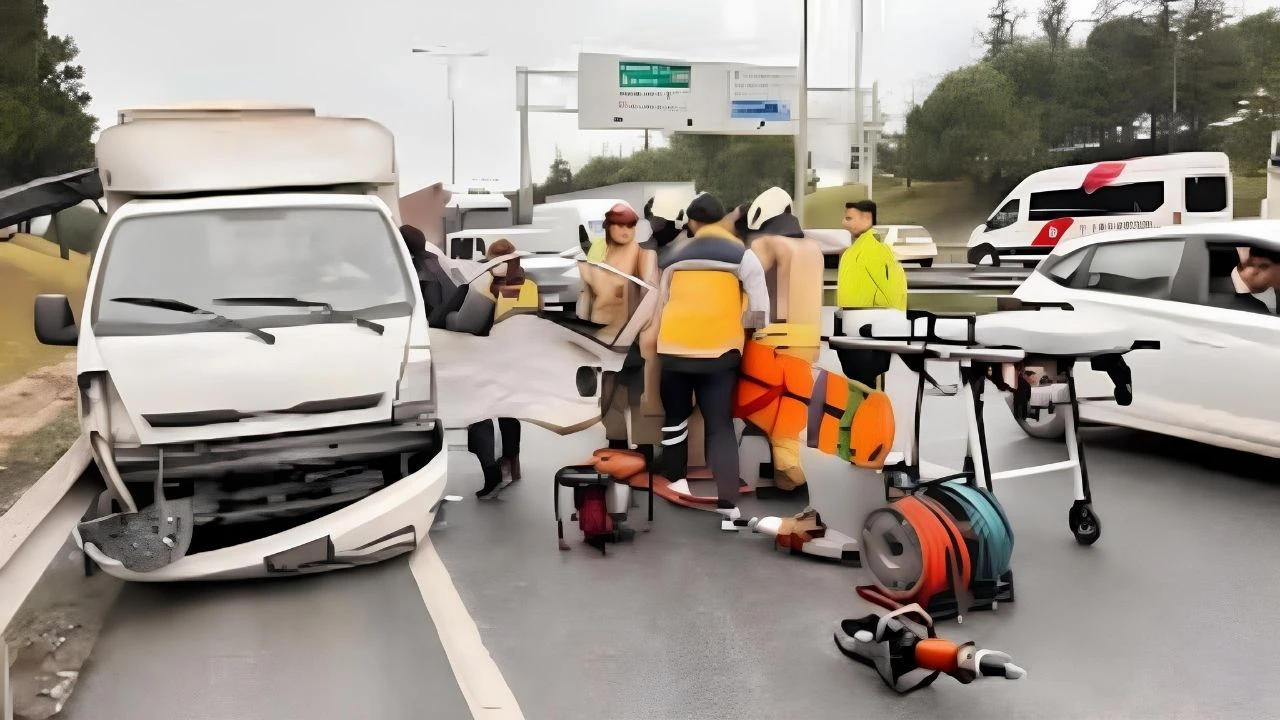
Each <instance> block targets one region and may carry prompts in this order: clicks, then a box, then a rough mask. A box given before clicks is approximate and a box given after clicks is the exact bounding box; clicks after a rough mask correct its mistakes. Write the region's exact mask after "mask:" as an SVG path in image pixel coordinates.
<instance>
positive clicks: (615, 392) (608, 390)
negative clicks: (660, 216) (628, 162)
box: [578, 202, 662, 450]
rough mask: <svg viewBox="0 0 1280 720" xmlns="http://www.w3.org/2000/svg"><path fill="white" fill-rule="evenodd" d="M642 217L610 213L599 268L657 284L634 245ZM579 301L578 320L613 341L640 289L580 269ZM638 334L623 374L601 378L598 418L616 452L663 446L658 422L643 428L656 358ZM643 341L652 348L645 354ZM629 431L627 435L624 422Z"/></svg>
mask: <svg viewBox="0 0 1280 720" xmlns="http://www.w3.org/2000/svg"><path fill="white" fill-rule="evenodd" d="M639 222H640V217H639V215H637V214H636V211H635V210H634V209H633V208H632V207H631V206H630V205H628V204H627V203H625V202H620V203H617V204H615V205H614V206H613V207H611V208H609V210H608V212H606V213H605V216H604V233H605V247H604V253H603V257H602V258H601V259H600V260H599V262H600V263H601V264H603V265H608V266H609V267H611V268H613V269H615V270H617V271H618V272H621V273H625V274H627V275H630V276H632V277H635V278H639V279H641V280H644V281H646V282H648V283H650V284H651V285H656V284H657V275H658V260H657V255H656V254H655V253H654V252H653V251H652V250H648V249H645V248H642V247H640V244H639V243H637V242H636V225H637V224H639ZM580 275H581V277H582V284H583V289H582V296H581V298H580V300H579V304H578V315H579V317H582V318H583V319H585V320H590V321H591V322H593V323H596V324H599V325H603V326H605V327H606V331H605V333H606V334H607V335H616V334H617V332H619V331H621V329H622V327H623V326H624V325H626V324H627V322H628V321H630V320H631V317H632V316H633V315H634V314H635V312H636V310H637V309H638V307H639V304H640V300H641V299H642V296H641V294H640V293H641V292H642V288H641V287H640V286H638V285H636V284H635V283H633V282H630V281H628V280H627V279H626V278H623V277H620V276H619V275H616V274H614V273H611V272H609V271H608V270H604V269H602V268H599V267H595V266H592V265H590V264H587V263H583V264H582V265H581V267H580ZM651 335H653V334H652V333H648V334H645V333H642V335H641V337H640V338H639V339H638V340H637V342H636V343H635V344H634V345H632V346H631V350H630V352H629V353H628V354H627V359H626V361H625V362H624V363H623V366H622V370H621V371H619V372H617V373H605V375H604V378H603V382H602V384H601V388H600V402H601V408H600V412H601V418H602V420H603V422H604V428H605V438H606V439H607V440H608V441H609V447H610V448H613V449H616V450H627V449H630V448H631V444H632V442H636V443H639V444H648V445H656V444H658V442H660V441H661V439H662V438H661V427H662V421H661V418H660V417H656V416H655V417H654V418H651V419H650V420H651V422H645V419H644V417H642V415H643V414H642V413H641V412H640V407H639V406H640V402H641V396H642V394H644V390H645V387H644V376H645V372H644V370H645V363H646V361H647V359H648V358H650V357H651V356H653V355H655V354H656V350H657V343H656V340H657V339H656V336H654V337H650V336H651ZM646 341H648V342H647V344H648V345H652V347H651V348H648V351H647V352H646V347H645V346H646ZM628 415H630V419H631V423H630V425H631V428H630V431H628V423H627V418H628Z"/></svg>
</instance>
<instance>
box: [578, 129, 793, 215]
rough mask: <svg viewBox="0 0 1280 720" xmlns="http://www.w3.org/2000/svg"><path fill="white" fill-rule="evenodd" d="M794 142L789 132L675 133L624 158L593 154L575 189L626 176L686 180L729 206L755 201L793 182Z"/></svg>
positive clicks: (627, 179)
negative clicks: (661, 144) (749, 134)
mask: <svg viewBox="0 0 1280 720" xmlns="http://www.w3.org/2000/svg"><path fill="white" fill-rule="evenodd" d="M793 148H794V145H792V141H791V138H788V137H768V136H766V137H746V136H737V137H735V136H727V135H675V136H674V137H672V138H671V141H670V144H669V145H668V146H667V147H664V148H655V149H651V150H641V151H639V152H635V153H632V154H631V155H629V156H627V157H625V158H620V157H616V156H612V155H600V156H597V157H593V158H591V159H590V160H589V161H587V163H586V164H584V165H583V166H582V167H581V168H579V169H578V172H576V173H574V174H573V189H574V190H587V189H591V188H597V187H603V186H605V185H613V184H615V183H623V182H659V181H672V180H683V181H691V182H693V183H695V184H696V185H697V187H698V189H699V190H705V191H707V192H710V193H712V194H714V195H716V196H717V197H719V198H720V200H721V202H723V203H724V204H725V207H733V206H736V205H739V204H742V203H745V202H750V201H751V200H753V199H755V197H756V196H757V195H759V194H760V193H761V192H764V191H765V190H767V189H768V188H770V187H772V186H774V185H777V186H780V187H785V188H790V187H791V183H792V181H793V179H794V177H795V175H794V172H793V168H794V167H795V164H794V151H793Z"/></svg>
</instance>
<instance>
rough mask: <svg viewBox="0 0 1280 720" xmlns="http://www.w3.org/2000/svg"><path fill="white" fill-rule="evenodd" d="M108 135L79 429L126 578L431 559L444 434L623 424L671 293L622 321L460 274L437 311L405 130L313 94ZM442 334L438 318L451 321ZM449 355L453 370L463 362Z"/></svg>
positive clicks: (97, 523)
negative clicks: (614, 396)
mask: <svg viewBox="0 0 1280 720" xmlns="http://www.w3.org/2000/svg"><path fill="white" fill-rule="evenodd" d="M120 117H121V120H122V122H121V123H120V124H119V125H116V126H114V127H111V128H108V129H107V130H105V131H104V132H103V133H102V136H101V138H100V139H99V141H98V145H97V157H98V169H99V174H100V175H101V179H102V186H103V191H104V197H105V200H106V205H107V212H108V218H107V221H106V227H105V230H104V233H103V237H102V240H101V243H100V245H99V247H98V252H97V254H96V255H95V256H94V258H93V261H92V264H91V268H90V277H89V284H88V288H87V291H86V298H85V303H84V307H83V310H82V312H81V313H80V316H79V317H80V321H79V323H78V324H77V322H76V317H75V315H74V314H73V313H72V309H71V307H70V305H69V303H68V301H67V298H66V297H65V296H61V295H42V296H39V297H38V298H37V300H36V306H35V328H36V334H37V336H38V337H39V339H40V340H41V342H44V343H46V344H50V345H65V346H75V347H76V348H77V382H78V385H79V389H80V392H79V397H78V406H79V412H80V423H81V430H82V433H83V434H84V436H85V438H86V440H87V442H88V444H89V446H90V448H91V450H92V453H93V457H94V467H95V471H96V472H97V473H99V474H100V475H101V477H102V480H103V482H104V485H105V487H106V489H105V491H104V492H103V493H102V494H101V495H100V497H99V501H98V503H97V507H96V509H95V510H94V511H93V512H91V513H90V514H89V515H88V516H87V517H86V518H85V520H84V521H83V522H81V523H80V524H79V526H78V527H77V529H76V531H75V533H74V534H75V538H76V542H77V543H78V544H79V545H80V547H82V548H83V549H84V551H85V554H86V555H87V556H88V557H89V558H90V559H92V560H93V561H94V562H95V563H97V564H98V565H99V566H101V567H102V568H103V569H104V570H105V571H106V572H107V573H109V574H111V575H113V576H116V577H119V578H123V579H126V580H138V581H174V580H209V579H218V580H222V579H236V578H248V577H264V576H277V575H293V574H299V573H312V572H320V571H325V570H331V569H334V568H341V567H349V566H352V565H361V564H367V563H372V562H377V561H379V560H382V559H385V558H388V557H392V556H394V555H397V554H400V553H404V552H408V551H410V550H412V549H413V548H414V547H416V546H417V545H418V543H419V542H421V541H422V539H424V538H425V536H426V533H427V532H428V530H429V529H430V527H431V525H432V522H433V520H434V519H435V517H436V516H437V515H438V513H439V510H440V508H441V503H442V502H443V498H444V488H445V481H446V470H447V458H448V452H447V449H446V445H445V438H444V434H445V430H448V429H460V428H465V427H466V426H467V425H469V424H471V423H474V422H478V421H480V420H485V419H489V418H497V417H514V418H518V419H522V420H528V421H529V422H532V423H535V424H538V425H540V426H542V427H545V428H547V429H550V430H552V431H553V432H558V433H561V434H567V433H571V432H576V431H578V430H582V429H585V428H588V427H590V426H592V425H594V424H595V423H596V422H597V421H598V420H599V416H600V411H599V407H600V383H599V376H600V373H601V372H604V371H616V370H619V369H621V367H622V363H623V360H624V359H625V357H626V353H627V350H628V349H629V348H630V347H631V344H632V342H634V340H635V338H636V337H637V336H638V335H639V332H640V328H641V327H643V326H644V324H645V323H646V322H647V319H648V317H649V316H651V315H652V307H653V303H654V302H656V299H657V296H656V292H653V290H654V289H653V288H649V287H648V286H645V285H644V283H642V282H641V281H639V280H638V279H635V278H631V281H632V282H635V283H637V284H638V285H640V286H641V290H642V292H641V293H640V295H639V297H641V299H642V300H641V303H640V307H639V309H638V310H637V311H636V313H635V316H634V317H633V318H632V320H631V321H630V322H627V323H625V325H624V326H623V327H616V326H608V327H596V326H591V325H590V324H584V323H582V322H579V321H577V320H575V319H574V318H572V317H564V316H551V315H549V314H547V313H545V312H540V313H537V314H525V313H512V314H510V315H507V316H504V317H503V318H501V319H500V320H499V319H498V318H496V317H495V313H494V311H493V306H494V299H493V296H492V294H491V292H490V287H489V286H490V282H489V281H490V280H491V279H492V275H491V273H490V272H489V271H490V270H491V269H492V268H494V267H496V266H497V265H500V264H502V263H503V262H505V261H506V260H507V259H509V258H495V259H494V260H492V261H489V262H487V263H473V264H469V266H468V267H460V266H456V265H454V264H453V263H452V262H451V261H450V260H449V258H448V257H446V256H445V255H444V253H443V252H442V251H441V249H440V248H436V247H435V246H433V245H430V244H428V246H427V248H426V251H427V252H428V253H430V254H432V255H434V257H435V260H436V261H438V262H439V263H440V265H441V266H442V268H443V269H444V270H445V272H446V274H447V275H448V276H450V277H452V278H453V279H454V280H455V281H456V287H454V288H452V290H451V291H450V295H449V296H448V297H447V298H446V299H445V300H444V302H443V303H442V304H441V305H439V306H438V307H436V308H433V309H432V312H431V314H430V316H429V314H428V313H427V312H425V311H424V308H425V305H424V302H423V293H422V284H421V283H422V282H423V280H422V278H423V275H422V274H421V273H422V271H420V270H419V268H418V267H417V263H418V262H426V260H424V259H422V258H417V259H415V258H413V257H411V256H410V254H409V250H408V248H407V247H406V245H405V243H404V242H403V239H402V237H401V236H400V233H399V232H398V228H397V226H398V224H399V222H400V221H399V211H398V191H397V167H396V160H395V144H394V139H393V137H392V135H391V133H390V132H389V131H388V130H387V129H386V128H385V127H383V126H382V125H379V124H378V123H376V122H373V121H372V120H367V119H362V118H341V117H323V116H319V115H317V114H316V113H315V111H314V110H312V109H311V108H299V107H292V106H283V107H282V106H207V105H200V106H185V107H178V108H149V109H145V110H126V111H123V112H121V114H120ZM437 320H439V323H438V324H434V325H431V329H430V331H428V326H429V323H437ZM442 359H443V360H442Z"/></svg>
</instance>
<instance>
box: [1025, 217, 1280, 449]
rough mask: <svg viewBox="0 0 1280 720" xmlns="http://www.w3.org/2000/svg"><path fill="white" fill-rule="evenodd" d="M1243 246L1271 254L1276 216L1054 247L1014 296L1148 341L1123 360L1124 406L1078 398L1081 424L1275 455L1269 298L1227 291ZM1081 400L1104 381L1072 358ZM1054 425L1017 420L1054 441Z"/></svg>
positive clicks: (1278, 241)
mask: <svg viewBox="0 0 1280 720" xmlns="http://www.w3.org/2000/svg"><path fill="white" fill-rule="evenodd" d="M1243 248H1257V249H1266V250H1270V251H1272V252H1275V251H1280V221H1276V220H1245V221H1234V222H1223V223H1212V224H1209V223H1206V224H1199V225H1195V226H1191V227H1189V226H1176V225H1175V226H1170V227H1163V228H1154V229H1144V230H1126V231H1117V232H1106V233H1099V234H1097V235H1089V236H1085V237H1078V238H1072V239H1069V240H1065V241H1063V242H1062V243H1059V244H1058V245H1057V246H1056V247H1055V248H1054V249H1053V251H1052V253H1050V254H1049V255H1048V256H1046V257H1045V258H1044V260H1043V261H1041V262H1040V264H1039V265H1038V266H1037V267H1036V269H1035V271H1034V272H1033V273H1032V274H1031V275H1030V276H1029V277H1028V278H1027V279H1026V281H1025V282H1023V284H1022V285H1021V286H1020V287H1019V288H1018V289H1017V290H1016V291H1015V292H1014V297H1016V298H1018V299H1019V300H1023V301H1031V302H1067V303H1070V304H1071V305H1072V306H1073V307H1074V308H1076V309H1078V310H1083V309H1088V310H1090V311H1093V312H1099V311H1101V312H1105V313H1107V314H1108V315H1111V316H1114V317H1116V318H1118V319H1120V320H1122V321H1124V322H1127V323H1132V324H1133V325H1134V326H1136V327H1140V328H1141V329H1142V331H1143V337H1144V339H1150V340H1158V341H1159V342H1160V344H1161V352H1153V353H1133V354H1132V355H1129V356H1126V361H1127V362H1128V363H1129V364H1130V366H1131V367H1132V370H1133V377H1134V384H1133V402H1132V403H1131V404H1130V405H1127V406H1120V405H1118V404H1116V403H1115V402H1089V401H1085V402H1081V404H1080V419H1081V421H1082V422H1086V423H1094V424H1101V425H1112V426H1122V427H1129V428H1134V429H1138V430H1144V431H1149V432H1155V433H1160V434H1162V435H1170V436H1173V437H1178V438H1182V439H1185V440H1190V441H1194V442H1201V443H1206V444H1209V445H1216V446H1220V447H1225V448H1230V449H1233V450H1238V451H1243V452H1250V453H1257V454H1260V455H1266V456H1270V457H1280V394H1277V393H1276V392H1275V391H1274V390H1273V389H1272V388H1271V383H1272V382H1273V378H1274V376H1275V374H1276V369H1277V368H1280V317H1277V316H1276V315H1275V310H1276V304H1275V302H1276V301H1275V291H1273V290H1268V291H1266V292H1265V293H1262V294H1259V295H1252V296H1251V295H1248V294H1237V292H1236V286H1235V284H1234V279H1233V271H1234V269H1235V267H1236V265H1237V264H1238V262H1239V257H1240V250H1241V249H1243ZM1077 384H1078V391H1079V394H1080V397H1081V398H1084V399H1088V398H1090V397H1098V396H1109V395H1110V394H1111V389H1112V386H1111V382H1110V380H1109V379H1108V377H1107V376H1106V374H1104V373H1102V372H1097V371H1093V370H1091V369H1089V367H1088V365H1087V364H1084V363H1082V364H1081V365H1080V367H1079V369H1078V371H1077ZM1063 420H1064V418H1063V417H1061V416H1060V415H1059V414H1058V413H1057V412H1045V411H1041V413H1040V417H1039V418H1037V419H1020V420H1019V424H1020V425H1021V426H1022V428H1023V430H1024V431H1026V432H1027V433H1028V434H1029V435H1032V436H1034V437H1043V438H1053V437H1060V436H1061V434H1062V433H1063V432H1064V422H1063Z"/></svg>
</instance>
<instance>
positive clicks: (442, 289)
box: [400, 225, 520, 500]
mask: <svg viewBox="0 0 1280 720" xmlns="http://www.w3.org/2000/svg"><path fill="white" fill-rule="evenodd" d="M400 236H401V237H402V238H403V239H404V244H405V247H406V248H408V250H409V257H411V258H412V259H413V269H414V272H415V273H416V274H417V276H418V282H419V284H420V286H421V288H422V302H423V305H425V308H424V310H425V311H426V315H427V318H428V323H430V324H431V325H432V327H444V318H443V317H440V316H439V315H440V314H439V313H436V312H434V311H435V310H436V309H437V308H440V307H442V306H443V305H444V303H445V302H446V301H447V300H448V299H449V297H451V296H452V295H453V293H454V292H455V291H456V290H457V285H456V284H455V283H454V281H453V279H452V278H450V277H449V273H448V272H447V271H445V269H444V267H442V266H441V265H440V259H439V258H438V257H436V255H435V253H432V252H429V251H428V250H427V238H426V236H425V235H423V233H422V231H421V230H419V229H418V228H416V227H414V226H412V225H402V226H401V227H400ZM497 246H498V243H494V247H495V248H497V249H499V250H500V249H503V248H499V247H497ZM510 246H511V244H510V243H507V247H508V248H510ZM510 251H511V252H514V248H511V249H510ZM502 254H507V253H498V255H502ZM517 263H518V261H517ZM503 268H504V269H506V266H503ZM517 268H518V265H517ZM516 272H517V273H518V272H519V270H518V269H517V271H516ZM507 282H508V281H507V279H506V273H495V277H494V281H493V287H492V291H493V292H494V294H495V295H496V294H497V293H499V292H501V286H502V285H505V284H506V283H507ZM432 320H437V321H438V322H432ZM493 425H494V422H493V421H492V420H481V421H480V422H477V423H474V424H472V425H470V426H468V427H467V451H468V452H470V453H472V454H473V455H475V456H476V459H477V460H479V461H480V470H481V472H482V473H483V475H484V486H483V487H482V488H481V489H480V490H479V491H477V492H476V497H478V498H480V499H481V500H488V499H491V498H495V497H497V496H498V491H500V490H501V489H502V488H503V487H505V486H506V485H508V484H510V483H511V482H513V481H515V480H519V479H520V423H519V421H517V420H515V419H513V418H500V419H499V420H498V430H499V433H500V434H497V433H494V428H493ZM499 437H501V439H502V457H501V458H499V457H497V454H498V452H497V450H498V448H497V441H498V438H499Z"/></svg>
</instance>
